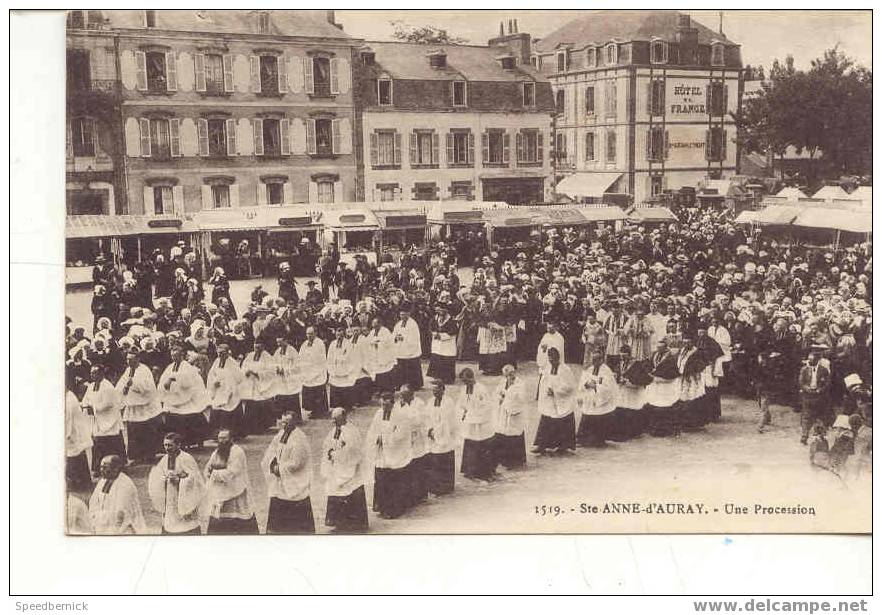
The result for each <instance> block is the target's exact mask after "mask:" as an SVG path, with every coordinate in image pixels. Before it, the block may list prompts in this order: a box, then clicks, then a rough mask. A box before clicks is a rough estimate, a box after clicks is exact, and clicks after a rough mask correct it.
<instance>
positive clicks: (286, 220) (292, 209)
mask: <svg viewBox="0 0 882 615" xmlns="http://www.w3.org/2000/svg"><path fill="white" fill-rule="evenodd" d="M322 218H323V215H322V212H321V211H320V210H317V208H316V207H315V206H313V205H279V206H271V207H269V208H268V211H267V223H268V224H267V226H268V227H269V230H271V231H296V230H302V229H307V230H309V229H315V228H316V227H318V226H321V223H322Z"/></svg>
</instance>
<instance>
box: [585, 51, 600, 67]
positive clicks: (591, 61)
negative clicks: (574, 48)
mask: <svg viewBox="0 0 882 615" xmlns="http://www.w3.org/2000/svg"><path fill="white" fill-rule="evenodd" d="M585 63H586V65H587V66H588V68H594V67H595V66H597V48H596V47H589V48H588V50H587V51H586V52H585Z"/></svg>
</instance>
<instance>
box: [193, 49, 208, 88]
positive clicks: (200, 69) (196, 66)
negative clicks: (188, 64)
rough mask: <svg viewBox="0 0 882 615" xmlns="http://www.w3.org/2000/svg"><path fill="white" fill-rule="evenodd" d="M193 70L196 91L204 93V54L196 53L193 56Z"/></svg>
mask: <svg viewBox="0 0 882 615" xmlns="http://www.w3.org/2000/svg"><path fill="white" fill-rule="evenodd" d="M193 70H194V71H195V73H196V91H197V92H204V91H205V81H206V77H205V54H204V53H196V54H193Z"/></svg>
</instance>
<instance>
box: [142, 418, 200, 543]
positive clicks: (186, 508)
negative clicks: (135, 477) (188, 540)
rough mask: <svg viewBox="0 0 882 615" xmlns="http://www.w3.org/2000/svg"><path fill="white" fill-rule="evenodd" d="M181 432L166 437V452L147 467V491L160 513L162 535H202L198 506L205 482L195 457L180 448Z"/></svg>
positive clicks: (164, 444) (164, 443)
mask: <svg viewBox="0 0 882 615" xmlns="http://www.w3.org/2000/svg"><path fill="white" fill-rule="evenodd" d="M181 442H182V438H181V435H180V434H177V433H170V434H167V435H166V436H165V438H164V439H163V441H162V446H163V448H164V449H165V455H163V456H162V458H161V459H160V460H159V462H158V463H157V464H156V465H155V466H153V468H152V469H151V470H150V475H149V476H148V477H147V492H148V494H149V495H150V501H151V502H152V503H153V508H154V510H156V512H158V513H160V514H161V515H162V533H163V534H201V533H202V529H201V526H200V522H199V505H200V504H201V503H202V500H203V497H204V495H205V481H204V479H203V477H202V472H201V471H200V470H199V466H198V465H197V464H196V460H195V459H193V457H192V456H191V455H190V453H187V452H185V451H183V450H181Z"/></svg>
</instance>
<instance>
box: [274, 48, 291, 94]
mask: <svg viewBox="0 0 882 615" xmlns="http://www.w3.org/2000/svg"><path fill="white" fill-rule="evenodd" d="M277 62H278V64H277V71H276V72H278V74H279V92H287V91H288V62H287V61H286V60H285V56H279V58H278V60H277Z"/></svg>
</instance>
